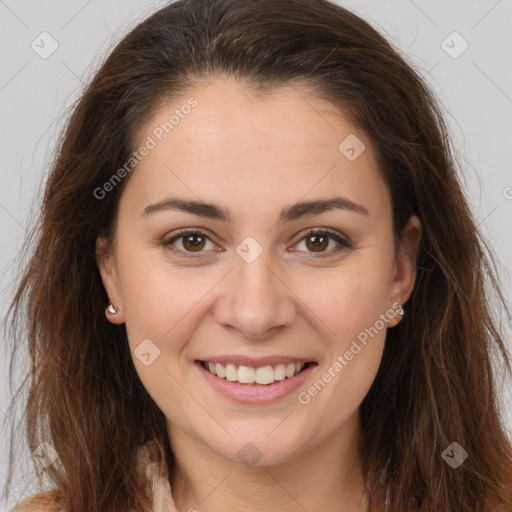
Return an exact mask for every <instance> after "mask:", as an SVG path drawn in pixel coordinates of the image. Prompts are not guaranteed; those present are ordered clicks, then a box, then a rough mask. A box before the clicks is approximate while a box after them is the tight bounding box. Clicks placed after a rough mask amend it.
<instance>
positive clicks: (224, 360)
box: [201, 355, 316, 368]
mask: <svg viewBox="0 0 512 512" xmlns="http://www.w3.org/2000/svg"><path fill="white" fill-rule="evenodd" d="M201 361H207V362H209V363H220V364H222V365H226V364H228V363H231V364H234V365H235V366H251V367H252V368H262V367H263V366H275V365H276V364H280V363H284V364H289V363H316V361H313V360H312V359H303V358H300V357H291V356H267V357H248V356H241V355H240V356H237V355H225V356H213V357H205V358H203V359H201Z"/></svg>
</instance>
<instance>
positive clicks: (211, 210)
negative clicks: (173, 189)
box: [142, 196, 369, 224]
mask: <svg viewBox="0 0 512 512" xmlns="http://www.w3.org/2000/svg"><path fill="white" fill-rule="evenodd" d="M168 210H176V211H182V212H186V213H190V214H192V215H197V216H198V217H204V218H207V219H213V220H220V221H222V222H226V223H229V222H230V221H231V213H230V211H229V210H228V209H226V208H223V207H221V206H217V205H215V204H212V203H206V202H204V201H196V200H189V199H182V198H179V197H173V198H170V199H164V200H163V201H160V202H159V203H155V204H150V205H148V206H146V207H145V208H144V210H143V211H142V217H144V218H148V217H150V216H152V215H154V214H156V213H159V212H164V211H168ZM331 210H347V211H351V212H355V213H359V214H361V215H369V211H368V210H367V209H366V208H365V207H364V206H363V205H362V204H360V203H356V202H354V201H351V200H350V199H347V198H346V197H340V196H335V197H331V198H329V199H317V200H315V201H301V202H298V203H295V204H293V205H291V206H289V207H287V208H285V209H284V210H282V211H281V213H280V214H279V219H278V224H284V223H286V222H291V221H294V220H298V219H301V218H303V217H311V216H313V215H320V214H322V213H324V212H328V211H331Z"/></svg>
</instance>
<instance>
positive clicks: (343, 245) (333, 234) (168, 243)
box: [161, 228, 352, 258]
mask: <svg viewBox="0 0 512 512" xmlns="http://www.w3.org/2000/svg"><path fill="white" fill-rule="evenodd" d="M189 235H201V236H203V237H205V238H206V239H208V240H209V241H211V242H212V243H214V242H213V240H212V239H211V238H210V237H209V236H208V235H207V234H206V233H204V232H203V231H200V230H191V229H184V230H182V231H178V232H177V233H175V234H174V235H173V236H172V237H171V238H167V239H165V240H163V241H162V242H161V245H163V246H164V247H166V248H167V249H168V250H170V251H173V252H176V253H178V254H180V255H181V256H183V257H184V258H198V257H201V256H202V255H203V251H199V252H196V253H194V252H190V251H188V252H187V251H183V250H180V249H176V248H175V247H172V244H173V243H174V242H175V241H177V240H179V239H180V238H184V237H186V236H189ZM312 235H318V236H322V235H323V236H327V237H328V238H330V239H331V240H334V241H335V242H337V243H338V244H339V245H338V247H336V248H335V249H331V250H330V251H328V252H319V253H316V254H318V256H315V257H320V258H322V257H328V256H332V255H333V254H337V253H338V252H340V251H342V250H346V249H351V248H352V243H351V242H350V241H349V240H347V239H346V238H344V237H343V236H341V235H340V234H339V233H338V232H337V231H334V230H331V229H329V228H323V229H315V228H313V229H309V230H308V231H306V232H305V233H304V235H303V237H302V238H301V239H300V240H299V241H298V242H297V244H298V243H300V242H302V241H303V240H304V239H306V238H308V237H310V236H312ZM297 244H295V245H297ZM308 252H309V251H308ZM311 254H315V253H313V252H311Z"/></svg>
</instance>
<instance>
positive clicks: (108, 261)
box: [96, 236, 125, 324]
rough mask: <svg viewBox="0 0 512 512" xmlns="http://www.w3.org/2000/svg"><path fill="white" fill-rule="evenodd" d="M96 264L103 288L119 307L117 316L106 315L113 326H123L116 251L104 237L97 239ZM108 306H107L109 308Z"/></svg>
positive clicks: (111, 300) (111, 301)
mask: <svg viewBox="0 0 512 512" xmlns="http://www.w3.org/2000/svg"><path fill="white" fill-rule="evenodd" d="M96 263H97V265H98V269H99V271H100V274H101V280H102V282H103V287H104V288H105V291H106V292H107V296H108V298H109V302H110V303H111V304H114V305H115V306H117V307H118V311H117V313H116V314H110V313H105V314H106V316H107V318H108V320H109V321H110V322H112V323H113V324H122V323H123V322H124V321H125V317H124V309H123V304H122V297H121V287H120V285H119V279H118V275H117V267H116V259H115V250H112V249H111V248H110V247H109V246H108V243H107V241H106V240H105V238H104V237H101V236H98V238H97V239H96ZM107 306H108V304H105V307H107Z"/></svg>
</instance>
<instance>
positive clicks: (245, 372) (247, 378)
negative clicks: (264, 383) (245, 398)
mask: <svg viewBox="0 0 512 512" xmlns="http://www.w3.org/2000/svg"><path fill="white" fill-rule="evenodd" d="M255 379H256V371H255V370H254V368H251V367H250V366H239V367H238V382H241V383H243V384H252V383H253V382H254V380H255Z"/></svg>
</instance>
